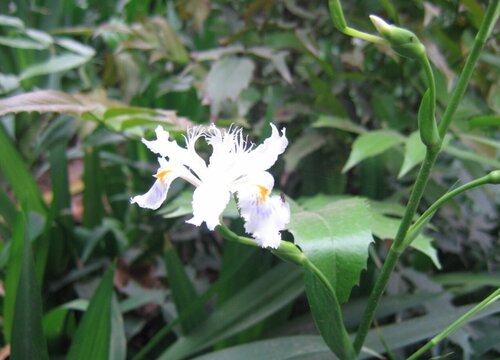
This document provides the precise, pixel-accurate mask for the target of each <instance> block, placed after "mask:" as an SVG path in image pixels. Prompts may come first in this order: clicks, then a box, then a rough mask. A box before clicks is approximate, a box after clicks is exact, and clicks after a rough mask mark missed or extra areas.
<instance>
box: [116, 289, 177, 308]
mask: <svg viewBox="0 0 500 360" xmlns="http://www.w3.org/2000/svg"><path fill="white" fill-rule="evenodd" d="M135 288H137V289H136V290H135V291H134V293H133V294H132V295H130V294H129V296H130V297H128V298H127V299H125V300H123V301H122V302H120V311H121V312H122V313H126V312H128V311H131V310H134V309H137V308H139V307H141V306H144V305H146V304H152V303H153V304H158V305H161V304H163V303H164V302H165V298H166V297H167V294H168V291H166V290H162V289H144V288H142V287H139V286H137V285H136V286H135Z"/></svg>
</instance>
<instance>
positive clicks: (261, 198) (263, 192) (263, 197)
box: [257, 185, 269, 204]
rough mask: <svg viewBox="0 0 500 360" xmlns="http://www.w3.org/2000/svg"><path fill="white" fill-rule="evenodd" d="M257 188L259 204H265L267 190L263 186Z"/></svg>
mask: <svg viewBox="0 0 500 360" xmlns="http://www.w3.org/2000/svg"><path fill="white" fill-rule="evenodd" d="M257 187H258V188H259V194H258V196H259V198H258V200H259V203H261V204H262V203H265V202H266V199H267V195H269V189H268V188H266V187H265V186H262V185H257Z"/></svg>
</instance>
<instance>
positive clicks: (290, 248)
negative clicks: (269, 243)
mask: <svg viewBox="0 0 500 360" xmlns="http://www.w3.org/2000/svg"><path fill="white" fill-rule="evenodd" d="M217 230H218V231H219V232H220V234H221V235H222V236H223V237H224V239H226V240H228V241H234V242H238V243H240V244H244V245H250V246H254V247H260V245H259V244H257V242H256V241H255V240H253V239H250V238H247V237H244V236H239V235H238V234H235V233H234V232H232V231H231V230H230V229H229V228H228V227H227V226H226V225H224V223H223V222H222V220H221V224H220V225H218V226H217ZM270 250H271V252H272V253H273V254H274V255H276V256H277V257H279V258H280V259H282V260H285V261H288V262H291V263H293V264H296V265H300V266H304V263H305V262H306V261H308V260H307V258H306V256H305V255H304V253H303V252H302V251H300V249H299V248H298V247H297V246H295V244H293V243H291V242H288V241H281V242H280V246H279V247H278V248H277V249H270Z"/></svg>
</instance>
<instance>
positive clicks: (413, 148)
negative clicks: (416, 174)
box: [398, 131, 425, 178]
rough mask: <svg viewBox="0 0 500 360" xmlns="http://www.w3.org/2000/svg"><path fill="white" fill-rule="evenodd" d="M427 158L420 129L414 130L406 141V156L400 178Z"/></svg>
mask: <svg viewBox="0 0 500 360" xmlns="http://www.w3.org/2000/svg"><path fill="white" fill-rule="evenodd" d="M424 158H425V145H424V144H423V143H422V140H420V134H419V132H418V131H415V132H413V133H412V134H411V135H410V136H409V137H408V138H407V139H406V142H405V157H404V160H403V165H401V170H399V174H398V178H402V177H403V176H405V175H406V174H407V173H408V172H409V171H410V170H411V169H413V168H414V167H415V166H417V165H418V164H420V163H421V162H422V161H423V160H424Z"/></svg>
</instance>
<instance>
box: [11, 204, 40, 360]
mask: <svg viewBox="0 0 500 360" xmlns="http://www.w3.org/2000/svg"><path fill="white" fill-rule="evenodd" d="M19 216H20V217H24V215H22V214H20V215H19ZM21 221H24V220H21ZM26 225H27V226H26V227H27V228H28V227H29V223H27V224H26ZM17 234H18V235H19V236H21V233H17ZM17 240H19V241H22V256H21V259H20V260H21V269H20V276H19V279H18V286H17V291H16V298H15V307H14V317H13V324H12V340H11V349H12V352H11V359H12V360H22V359H33V360H37V359H48V358H49V356H48V353H47V344H46V341H45V337H44V335H43V329H42V297H41V294H40V287H39V286H38V283H37V279H36V272H35V264H34V260H33V254H32V250H31V242H30V240H29V235H28V233H27V232H22V239H17ZM14 254H16V253H14Z"/></svg>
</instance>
